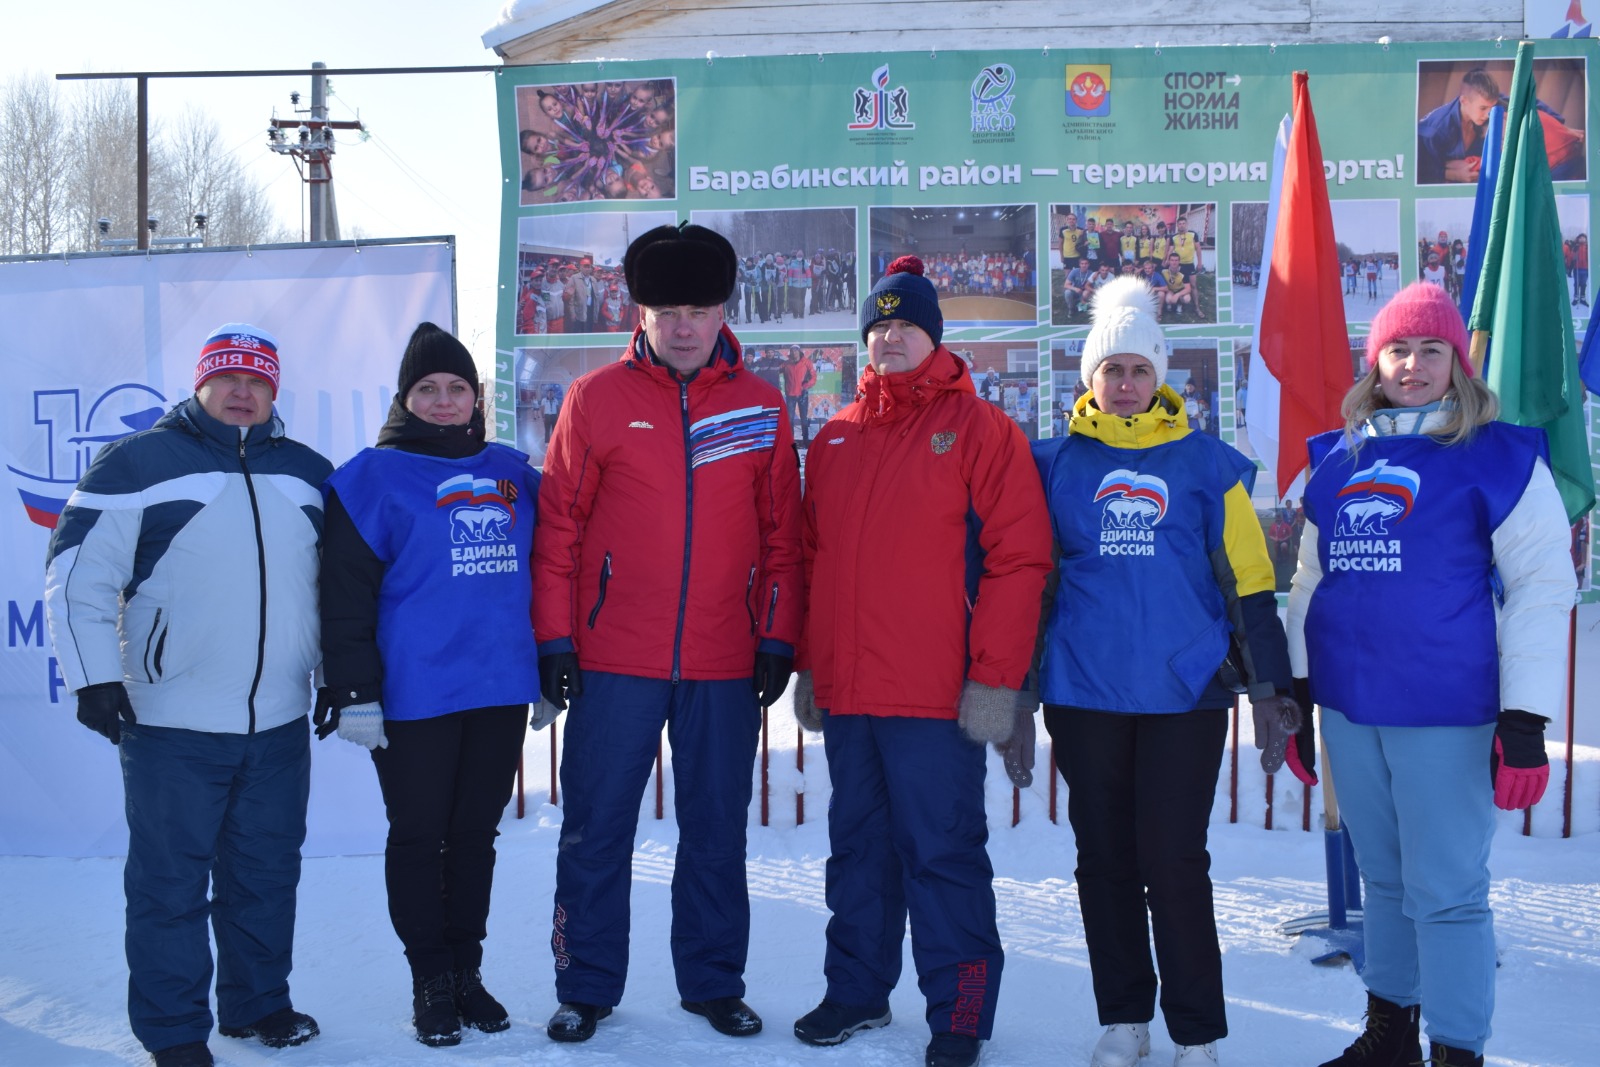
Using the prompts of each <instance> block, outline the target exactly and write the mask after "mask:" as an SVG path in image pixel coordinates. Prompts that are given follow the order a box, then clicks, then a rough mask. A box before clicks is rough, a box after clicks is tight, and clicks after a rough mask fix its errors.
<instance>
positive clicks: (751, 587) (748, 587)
mask: <svg viewBox="0 0 1600 1067" xmlns="http://www.w3.org/2000/svg"><path fill="white" fill-rule="evenodd" d="M755 591H756V568H755V566H754V565H751V567H750V580H749V581H748V582H746V583H745V586H744V611H745V614H746V615H749V616H750V633H751V634H754V633H755V632H756V609H755V608H754V607H752V606H751V605H750V594H751V593H754V592H755Z"/></svg>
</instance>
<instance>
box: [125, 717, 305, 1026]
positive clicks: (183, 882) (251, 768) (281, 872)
mask: <svg viewBox="0 0 1600 1067" xmlns="http://www.w3.org/2000/svg"><path fill="white" fill-rule="evenodd" d="M309 735H310V731H309V729H308V727H307V725H306V720H305V718H304V717H302V718H299V719H296V720H294V721H293V722H289V723H285V724H284V725H282V726H278V727H274V728H273V729H271V730H264V731H262V732H261V733H257V734H213V733H204V732H201V731H197V730H180V729H175V728H172V727H162V726H146V725H143V724H129V725H125V726H123V728H122V744H121V745H120V746H119V752H120V758H121V760H122V781H123V789H124V792H125V794H126V803H127V816H128V862H127V866H126V867H125V868H124V871H123V887H124V890H125V891H126V894H127V899H128V912H127V942H126V943H127V953H128V1019H129V1021H130V1022H131V1023H132V1025H133V1034H134V1036H135V1037H137V1038H138V1039H139V1042H140V1044H142V1045H144V1047H145V1048H146V1049H147V1050H149V1051H151V1052H155V1051H158V1050H160V1049H164V1048H170V1047H172V1046H174V1045H184V1044H188V1043H190V1042H193V1041H202V1042H203V1041H205V1040H206V1038H207V1036H208V1035H209V1034H210V1033H211V1024H212V1016H211V1007H210V992H211V972H212V964H211V946H210V944H209V943H208V941H207V937H206V921H207V919H208V918H209V920H210V922H211V929H212V933H214V934H215V936H216V940H217V961H216V975H217V1015H218V1017H219V1018H220V1019H221V1022H222V1025H224V1026H230V1027H233V1026H240V1027H242V1026H248V1025H249V1024H251V1023H253V1022H255V1021H256V1020H258V1019H260V1018H262V1017H263V1016H265V1015H270V1014H271V1013H272V1012H274V1011H277V1010H278V1009H279V1008H286V1007H289V1006H290V1003H289V970H290V968H291V966H292V964H293V949H294V912H295V890H296V888H297V887H298V886H299V884H300V846H301V845H302V844H303V843H304V841H305V836H306V799H307V797H308V796H309V794H310V788H311V748H310V744H309ZM208 884H209V887H210V890H211V893H210V899H209V900H208V899H207V895H206V890H207V886H208Z"/></svg>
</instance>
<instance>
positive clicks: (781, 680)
mask: <svg viewBox="0 0 1600 1067" xmlns="http://www.w3.org/2000/svg"><path fill="white" fill-rule="evenodd" d="M793 673H794V657H793V656H780V655H779V654H778V653H776V652H757V653H756V672H755V677H753V678H751V680H750V684H751V685H753V686H754V687H755V691H756V703H757V704H760V705H761V706H762V707H764V708H770V707H772V705H774V704H776V703H777V702H778V698H779V697H781V696H783V691H784V690H785V689H787V688H789V675H791V674H793Z"/></svg>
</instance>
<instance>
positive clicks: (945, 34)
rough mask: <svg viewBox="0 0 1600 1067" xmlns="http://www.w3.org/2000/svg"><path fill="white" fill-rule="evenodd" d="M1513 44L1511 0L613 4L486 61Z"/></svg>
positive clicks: (508, 45)
mask: <svg viewBox="0 0 1600 1067" xmlns="http://www.w3.org/2000/svg"><path fill="white" fill-rule="evenodd" d="M550 6H551V7H552V8H556V9H559V7H560V6H561V5H557V4H553V5H550ZM1219 12H1223V13H1222V14H1219ZM1521 34H1522V4H1521V3H1516V2H1507V0H1227V2H1226V3H1213V2H1209V0H1113V2H1108V0H1097V2H1094V3H1084V2H1082V0H875V2H868V3H850V2H843V3H839V2H834V3H809V4H808V3H796V2H794V0H688V2H686V3H675V2H670V0H669V2H662V0H615V2H613V3H608V4H601V5H599V6H598V7H596V8H595V9H594V10H592V11H588V12H585V13H583V14H580V15H577V16H576V17H572V18H569V19H566V20H565V21H562V22H557V23H555V24H553V25H550V26H547V27H544V28H540V29H535V30H533V31H532V32H530V33H527V34H525V35H524V36H521V37H518V38H515V39H512V40H509V41H506V42H505V43H503V44H500V45H498V46H496V48H495V51H496V52H498V53H499V54H500V55H501V56H502V57H504V58H505V60H506V62H508V63H511V64H525V63H568V62H586V61H589V60H594V59H665V58H684V57H697V56H704V55H705V54H706V53H707V52H716V53H717V54H719V55H723V56H738V55H784V54H789V53H809V52H875V51H908V50H914V49H923V48H927V49H932V50H936V49H941V48H943V49H971V48H1024V47H1029V46H1031V45H1037V46H1039V47H1041V48H1044V47H1048V48H1051V49H1073V48H1129V47H1135V46H1143V47H1153V46H1155V45H1157V44H1160V45H1165V46H1181V45H1219V44H1272V43H1276V44H1310V43H1349V42H1360V41H1376V40H1377V39H1378V38H1379V37H1383V36H1388V37H1391V38H1393V39H1394V40H1396V41H1457V40H1476V41H1482V40H1492V39H1494V38H1496V37H1507V38H1517V37H1520V36H1521Z"/></svg>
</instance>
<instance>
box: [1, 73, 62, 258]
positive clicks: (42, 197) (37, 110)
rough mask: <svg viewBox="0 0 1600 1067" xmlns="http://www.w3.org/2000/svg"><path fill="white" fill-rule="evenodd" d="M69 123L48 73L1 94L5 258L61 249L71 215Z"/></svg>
mask: <svg viewBox="0 0 1600 1067" xmlns="http://www.w3.org/2000/svg"><path fill="white" fill-rule="evenodd" d="M69 169H70V162H69V154H68V141H67V122H66V120H65V118H64V116H63V114H62V109H61V102H60V100H59V98H58V96H57V94H56V90H55V86H53V85H52V84H51V83H50V82H48V81H46V80H45V78H44V76H43V75H42V74H31V75H24V76H22V77H19V78H13V79H12V80H10V81H9V82H7V83H6V85H5V88H4V91H3V94H0V253H3V254H7V255H12V254H17V253H22V252H32V251H46V250H53V249H55V248H56V247H57V246H58V245H59V244H60V242H61V240H62V238H63V237H64V230H65V227H66V225H67V221H68V217H69V213H68V210H67V202H68V201H67V195H66V193H67V189H66V187H67V184H68V173H69Z"/></svg>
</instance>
